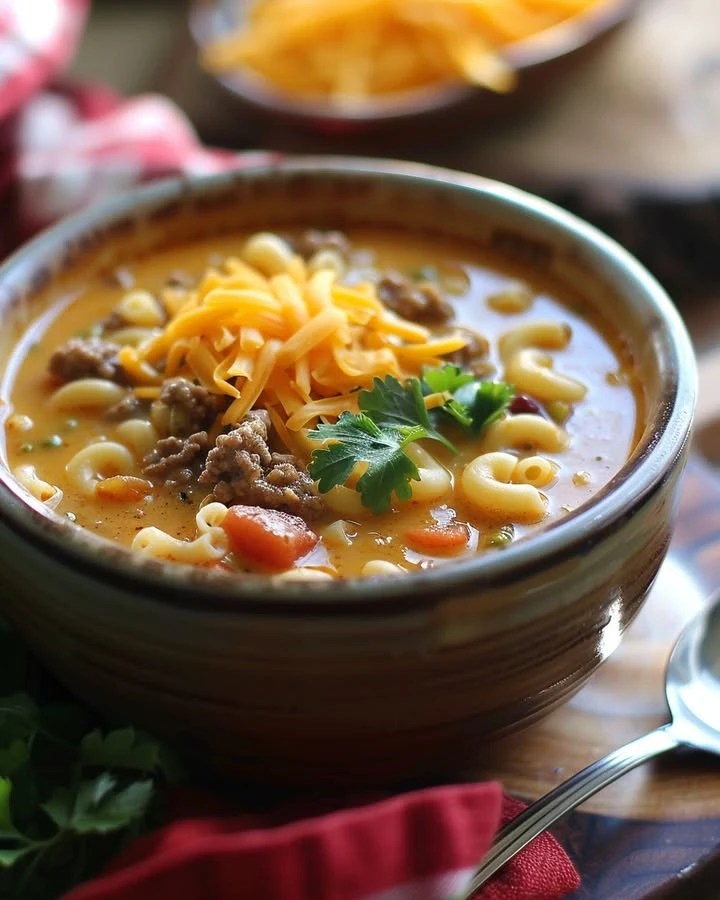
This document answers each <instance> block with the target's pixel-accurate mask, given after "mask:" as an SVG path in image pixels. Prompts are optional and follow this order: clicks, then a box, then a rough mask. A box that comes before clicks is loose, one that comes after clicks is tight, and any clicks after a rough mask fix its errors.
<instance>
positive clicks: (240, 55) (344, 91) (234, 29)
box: [190, 0, 638, 133]
mask: <svg viewBox="0 0 720 900" xmlns="http://www.w3.org/2000/svg"><path fill="white" fill-rule="evenodd" d="M637 6H638V0H333V2H332V3H329V2H327V0H196V2H195V3H194V5H193V7H192V9H191V15H190V28H191V32H192V34H193V36H194V38H195V41H196V43H197V45H198V53H199V62H200V65H201V67H202V68H203V69H204V70H205V71H206V72H208V73H209V74H210V75H211V76H212V77H214V78H216V79H217V80H218V81H219V82H220V83H221V84H222V85H223V86H224V87H225V88H226V89H228V90H229V91H230V92H231V93H232V94H234V95H235V96H236V97H238V98H240V99H242V100H243V101H245V102H246V104H247V105H249V106H250V107H251V108H254V109H255V110H256V111H260V112H265V113H271V114H281V115H284V116H285V117H286V118H288V117H289V118H290V119H291V120H293V121H294V122H295V123H300V124H306V125H310V126H314V127H316V128H317V127H319V128H320V129H321V130H323V131H325V132H328V133H333V132H338V131H339V132H340V133H346V132H347V131H350V132H357V131H359V130H362V129H364V128H365V129H367V128H368V127H373V126H374V127H376V128H377V127H381V128H382V127H386V126H388V125H389V124H392V123H400V124H401V125H402V126H403V127H405V126H406V125H407V124H408V122H409V121H410V120H416V119H419V120H426V119H429V118H432V117H438V116H442V114H444V113H447V112H448V111H449V110H453V111H455V110H458V109H459V110H461V112H463V113H464V112H467V111H468V110H470V109H473V110H474V111H476V112H477V111H478V110H480V111H483V110H484V111H485V112H487V111H489V110H493V109H495V110H500V109H502V108H503V107H508V106H511V105H512V104H511V103H510V102H509V101H511V100H515V99H518V98H522V97H526V96H527V95H528V94H534V93H536V91H535V90H534V89H535V88H537V87H540V86H542V85H544V84H546V83H547V82H548V81H549V79H548V78H547V77H546V76H547V75H548V74H550V72H551V70H557V71H558V72H560V71H563V70H565V69H566V65H565V64H566V63H567V62H568V61H569V60H571V59H572V60H573V61H574V60H575V59H576V58H578V57H581V56H583V55H584V54H583V53H582V51H584V50H585V49H586V48H589V47H590V46H594V45H595V44H596V43H597V42H598V41H599V39H600V38H601V37H603V36H605V35H607V34H609V33H610V32H612V31H613V30H614V29H615V28H616V27H617V26H618V25H620V24H621V23H622V22H624V21H626V20H627V19H628V18H629V17H630V15H631V13H632V12H633V11H634V9H635V8H636V7H637Z"/></svg>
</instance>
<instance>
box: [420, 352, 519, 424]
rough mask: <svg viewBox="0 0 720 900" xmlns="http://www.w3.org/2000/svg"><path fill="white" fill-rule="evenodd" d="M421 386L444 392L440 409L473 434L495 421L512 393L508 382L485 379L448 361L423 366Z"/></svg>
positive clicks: (429, 390)
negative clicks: (446, 397)
mask: <svg viewBox="0 0 720 900" xmlns="http://www.w3.org/2000/svg"><path fill="white" fill-rule="evenodd" d="M422 388H423V391H424V393H426V394H440V393H443V394H447V395H448V399H447V400H446V402H445V403H444V405H443V406H441V407H439V408H438V409H439V411H440V412H442V413H446V414H447V415H449V416H450V417H451V418H453V419H454V420H455V421H456V422H457V423H458V425H460V426H462V427H463V428H466V429H469V430H470V431H472V432H473V433H474V434H478V433H479V432H480V430H481V429H482V428H484V427H485V426H486V425H489V424H490V423H491V422H494V421H495V420H496V419H497V418H498V417H499V416H500V414H501V413H502V411H503V410H504V409H505V407H506V406H507V405H508V403H509V402H510V400H512V398H513V396H514V393H515V389H514V388H513V386H512V385H510V384H505V383H504V382H501V381H484V380H482V379H480V378H476V377H475V376H474V375H473V374H472V373H471V372H465V371H463V370H462V369H461V368H460V367H459V366H455V365H452V364H450V363H446V364H445V365H443V366H440V367H439V368H437V369H426V370H425V371H424V372H423V379H422Z"/></svg>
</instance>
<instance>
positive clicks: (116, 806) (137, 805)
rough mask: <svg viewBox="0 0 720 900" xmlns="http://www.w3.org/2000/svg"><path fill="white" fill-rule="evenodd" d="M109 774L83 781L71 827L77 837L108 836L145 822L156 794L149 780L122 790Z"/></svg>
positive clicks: (135, 783)
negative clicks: (79, 835)
mask: <svg viewBox="0 0 720 900" xmlns="http://www.w3.org/2000/svg"><path fill="white" fill-rule="evenodd" d="M115 784H116V782H115V779H114V778H112V777H111V776H109V775H107V774H103V775H99V776H98V777H97V778H94V779H92V780H90V781H84V782H82V783H81V784H80V787H79V788H78V791H77V795H76V797H75V804H74V808H73V812H72V817H71V819H70V821H69V823H68V827H69V829H70V830H71V831H73V832H74V833H75V834H106V833H108V832H110V831H117V830H119V829H121V828H126V827H127V826H128V825H131V824H132V823H133V822H135V821H137V820H138V819H140V818H142V817H143V816H144V815H145V812H146V811H147V807H148V804H149V803H150V799H151V797H152V794H153V783H152V781H151V780H150V779H148V780H146V781H136V782H133V783H132V784H130V785H128V786H127V787H126V788H123V789H121V790H116V789H115Z"/></svg>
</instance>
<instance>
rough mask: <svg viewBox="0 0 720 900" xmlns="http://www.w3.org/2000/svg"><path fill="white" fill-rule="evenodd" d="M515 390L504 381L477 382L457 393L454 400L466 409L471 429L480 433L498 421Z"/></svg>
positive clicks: (466, 385)
mask: <svg viewBox="0 0 720 900" xmlns="http://www.w3.org/2000/svg"><path fill="white" fill-rule="evenodd" d="M514 394H515V389H514V388H513V386H512V385H511V384H505V383H504V382H502V381H475V382H473V383H472V384H465V385H463V386H462V387H461V388H459V389H458V390H457V391H456V392H455V396H454V399H455V400H456V401H457V402H458V403H459V404H461V405H462V406H463V407H465V408H466V410H467V413H468V415H469V417H470V419H471V420H472V424H471V426H470V427H471V428H472V430H473V431H475V432H478V431H480V430H481V429H482V428H484V427H485V426H486V425H490V424H491V423H492V422H494V421H495V420H496V419H498V418H499V417H500V416H501V415H502V413H503V411H504V409H505V408H506V407H507V405H508V403H510V401H511V400H512V398H513V396H514Z"/></svg>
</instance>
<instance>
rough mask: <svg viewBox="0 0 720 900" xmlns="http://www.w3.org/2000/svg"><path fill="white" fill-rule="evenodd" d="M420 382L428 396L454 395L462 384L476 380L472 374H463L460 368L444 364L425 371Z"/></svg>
mask: <svg viewBox="0 0 720 900" xmlns="http://www.w3.org/2000/svg"><path fill="white" fill-rule="evenodd" d="M422 380H423V385H425V386H426V387H427V393H429V394H442V393H445V392H446V391H447V392H448V393H450V394H454V393H455V391H456V390H457V389H458V388H461V387H462V386H463V385H464V384H470V383H471V382H473V381H476V380H477V379H476V378H475V376H474V375H473V374H472V372H465V371H464V370H463V369H461V368H460V366H455V365H453V364H452V363H445V365H444V366H440V367H439V368H437V369H425V370H424V372H423V377H422Z"/></svg>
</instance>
